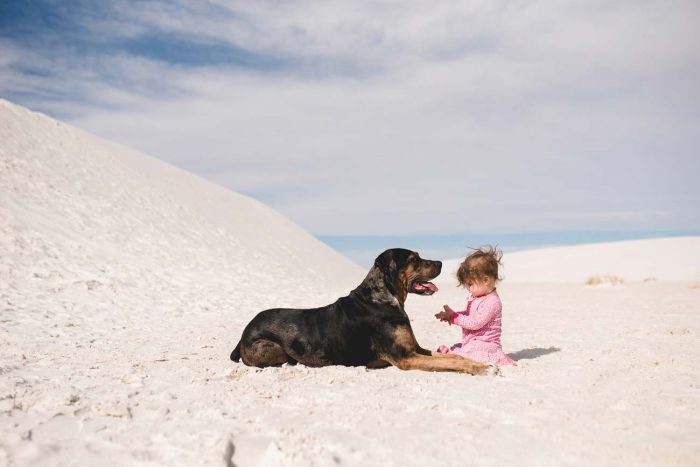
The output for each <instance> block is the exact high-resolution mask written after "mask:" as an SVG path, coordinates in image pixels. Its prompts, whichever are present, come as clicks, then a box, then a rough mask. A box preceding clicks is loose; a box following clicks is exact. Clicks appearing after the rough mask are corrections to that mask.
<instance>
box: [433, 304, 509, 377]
mask: <svg viewBox="0 0 700 467" xmlns="http://www.w3.org/2000/svg"><path fill="white" fill-rule="evenodd" d="M501 309H502V305H501V299H500V297H499V296H498V293H496V291H495V290H494V291H493V292H491V293H490V294H487V295H483V296H481V297H469V299H468V300H467V309H466V310H464V311H459V312H456V313H453V314H452V318H451V319H450V324H456V325H457V326H459V327H461V328H462V342H460V343H457V344H455V345H453V346H452V347H449V348H448V347H447V346H444V345H441V346H440V348H439V349H438V351H439V352H442V353H453V354H458V355H461V356H462V357H466V358H470V359H472V360H476V361H479V362H487V363H497V364H499V365H515V364H516V363H515V361H514V360H513V359H512V358H510V357H509V356H508V355H506V354H505V353H503V349H502V348H501Z"/></svg>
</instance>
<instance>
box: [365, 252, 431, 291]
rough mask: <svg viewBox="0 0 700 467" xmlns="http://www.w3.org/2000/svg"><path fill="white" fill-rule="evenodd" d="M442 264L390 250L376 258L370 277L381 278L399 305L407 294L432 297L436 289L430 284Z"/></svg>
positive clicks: (408, 253)
mask: <svg viewBox="0 0 700 467" xmlns="http://www.w3.org/2000/svg"><path fill="white" fill-rule="evenodd" d="M441 269H442V263H441V262H440V261H431V260H427V259H423V258H421V257H420V255H419V254H418V253H416V252H415V251H411V250H405V249H403V248H392V249H390V250H386V251H385V252H384V253H382V254H381V255H379V256H377V259H376V260H375V261H374V266H373V268H372V270H370V276H371V275H373V274H374V275H375V276H377V278H379V277H381V279H382V280H383V283H384V286H385V287H386V289H387V290H388V291H389V292H390V293H391V294H392V295H394V296H395V297H396V298H397V299H398V300H399V301H400V302H401V303H404V302H405V301H406V296H407V295H408V294H409V293H414V294H418V295H432V294H434V293H435V292H437V290H438V288H437V287H436V286H435V284H433V283H432V282H430V281H431V280H432V279H434V278H436V277H437V276H438V275H439V274H440V270H441Z"/></svg>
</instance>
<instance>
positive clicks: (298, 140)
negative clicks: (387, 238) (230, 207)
mask: <svg viewBox="0 0 700 467" xmlns="http://www.w3.org/2000/svg"><path fill="white" fill-rule="evenodd" d="M671 3H672V4H669V3H667V2H644V3H640V2H615V3H614V4H610V3H607V2H606V3H596V2H593V3H586V4H577V5H572V4H562V3H561V2H538V3H536V4H530V3H522V2H506V1H500V2H499V1H496V2H494V1H489V2H450V1H444V2H431V3H430V4H426V3H425V2H400V3H394V2H380V3H378V2H362V1H358V2H304V1H298V2H285V3H284V4H282V5H280V4H279V3H277V2H266V1H262V2H195V3H192V2H156V1H151V2H111V3H110V4H109V5H110V6H109V10H108V11H104V12H102V14H95V13H94V12H92V11H91V10H90V9H89V8H88V7H87V6H85V5H84V6H83V8H82V9H78V10H72V11H70V12H64V16H65V15H68V13H70V15H69V16H70V17H72V18H73V19H74V21H75V22H77V23H79V25H80V27H79V28H76V30H78V31H83V32H82V33H81V34H84V36H83V39H80V38H79V37H76V36H73V37H72V39H71V41H69V44H68V45H62V44H61V43H60V42H61V41H55V43H54V42H51V41H48V43H50V44H51V45H49V46H45V47H43V48H41V47H39V48H35V47H33V46H32V45H31V44H28V43H27V42H26V41H22V40H17V39H16V37H9V38H5V39H4V40H2V41H0V56H2V57H10V58H4V59H3V61H2V62H0V67H1V68H0V70H1V71H0V92H2V93H3V94H5V95H9V97H10V98H11V99H12V98H13V97H15V99H14V100H19V101H20V103H25V104H26V105H29V106H30V107H32V108H35V109H39V110H44V111H48V112H49V113H51V114H52V115H55V116H57V117H59V118H64V119H67V120H69V121H70V122H72V123H74V124H76V125H78V126H80V127H83V128H85V129H87V130H89V131H93V132H96V133H98V134H100V135H103V136H105V137H108V138H110V139H114V140H117V141H119V142H122V143H124V144H127V145H129V146H132V147H135V148H137V149H140V150H142V151H144V152H146V153H148V154H151V155H154V156H156V157H159V158H161V159H163V160H166V161H168V162H171V163H174V164H176V165H178V166H181V167H184V168H186V169H188V170H191V171H194V172H197V173H200V174H202V175H203V176H205V177H207V178H210V179H212V180H214V181H216V182H217V183H220V184H222V185H225V186H227V187H229V188H231V189H234V190H237V191H241V192H243V193H246V194H250V195H253V196H255V197H257V198H259V199H261V200H262V201H264V202H267V203H269V204H271V205H272V206H273V207H274V208H276V209H278V210H280V211H281V212H283V213H284V214H286V215H288V216H290V217H292V218H293V219H294V220H296V221H297V222H299V223H300V224H301V225H302V226H303V227H305V228H307V229H308V230H310V231H312V232H314V233H319V234H353V233H358V234H359V233H365V234H367V233H369V234H384V233H405V234H425V233H435V232H442V233H456V232H465V231H478V232H487V231H516V230H517V231H538V230H539V231H541V230H553V229H555V230H557V229H655V228H664V229H685V228H687V229H697V228H699V227H700V216H697V214H696V213H697V208H696V206H697V205H698V202H699V201H700V189H699V188H698V185H697V183H696V182H695V178H696V177H697V174H698V173H700V160H699V159H698V158H697V157H696V156H697V152H698V148H699V147H700V145H699V143H700V141H698V137H697V136H695V134H696V128H697V125H698V113H697V109H698V108H700V107H699V105H698V104H700V91H699V90H698V88H697V85H696V83H697V80H698V78H699V75H700V73H699V71H700V52H699V51H698V48H697V46H695V44H697V43H700V37H698V35H699V32H698V31H700V28H698V27H697V26H698V24H697V21H696V20H695V19H694V18H697V17H700V16H699V15H698V14H697V13H700V12H699V11H698V9H699V8H698V6H697V4H696V3H694V2H671ZM47 33H48V34H50V33H51V31H48V32H47ZM59 35H60V34H59ZM78 36H79V35H78ZM97 36H99V37H100V39H99V41H97V42H98V43H97V45H95V47H94V49H89V51H88V52H87V53H80V50H83V49H81V47H78V46H76V45H71V44H81V43H82V42H83V41H86V40H88V39H91V38H93V37H97ZM43 43H47V41H44V42H43ZM6 51H9V52H8V54H7V55H6V54H5V53H3V52H6ZM692 213H695V214H692Z"/></svg>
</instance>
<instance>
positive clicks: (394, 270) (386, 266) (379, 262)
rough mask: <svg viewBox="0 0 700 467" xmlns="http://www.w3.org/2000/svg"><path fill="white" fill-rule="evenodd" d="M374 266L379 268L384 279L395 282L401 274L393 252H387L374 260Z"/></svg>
mask: <svg viewBox="0 0 700 467" xmlns="http://www.w3.org/2000/svg"><path fill="white" fill-rule="evenodd" d="M374 266H375V267H376V268H378V269H379V270H380V271H381V272H382V274H383V275H384V277H385V278H386V279H389V280H393V279H395V278H396V277H397V275H398V273H399V268H398V266H397V265H396V259H395V258H394V254H393V251H392V250H387V251H385V252H384V253H382V254H381V255H379V256H377V259H375V260H374Z"/></svg>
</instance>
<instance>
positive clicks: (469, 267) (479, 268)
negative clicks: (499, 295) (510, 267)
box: [457, 245, 503, 285]
mask: <svg viewBox="0 0 700 467" xmlns="http://www.w3.org/2000/svg"><path fill="white" fill-rule="evenodd" d="M472 249H473V250H474V251H473V252H472V253H471V254H470V255H469V256H467V257H466V259H465V260H464V261H462V264H460V265H459V269H457V280H458V281H459V285H468V284H469V283H470V282H475V281H481V280H483V279H484V278H485V277H491V278H493V279H495V280H500V277H498V266H499V265H500V264H501V258H502V257H503V252H502V251H501V250H500V249H499V248H498V246H496V247H495V248H494V247H492V246H491V245H486V246H482V247H481V248H479V249H476V248H472Z"/></svg>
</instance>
